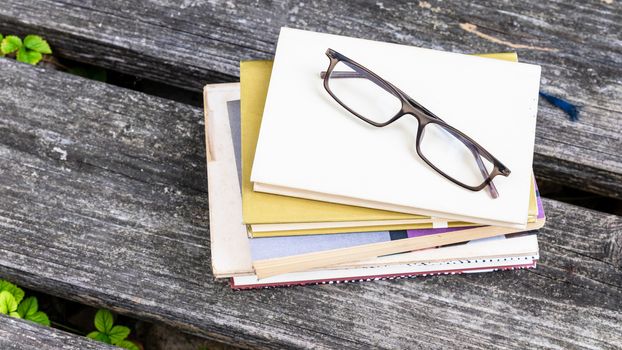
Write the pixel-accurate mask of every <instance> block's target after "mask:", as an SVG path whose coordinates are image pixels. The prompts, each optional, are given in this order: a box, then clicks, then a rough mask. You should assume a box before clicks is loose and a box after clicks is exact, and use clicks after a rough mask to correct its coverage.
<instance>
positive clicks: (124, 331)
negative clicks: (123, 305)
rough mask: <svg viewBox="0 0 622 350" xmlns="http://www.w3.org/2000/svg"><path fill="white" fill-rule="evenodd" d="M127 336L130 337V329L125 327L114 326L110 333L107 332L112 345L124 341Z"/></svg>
mask: <svg viewBox="0 0 622 350" xmlns="http://www.w3.org/2000/svg"><path fill="white" fill-rule="evenodd" d="M128 335H130V329H129V328H127V327H125V326H114V327H112V329H111V330H110V332H108V336H109V337H110V341H112V344H116V343H118V342H120V341H122V340H124V339H125V338H127V336H128Z"/></svg>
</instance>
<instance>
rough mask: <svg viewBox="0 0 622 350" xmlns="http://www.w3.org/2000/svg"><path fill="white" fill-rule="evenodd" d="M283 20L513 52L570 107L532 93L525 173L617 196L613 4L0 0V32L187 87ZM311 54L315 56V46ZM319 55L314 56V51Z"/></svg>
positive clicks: (263, 49)
mask: <svg viewBox="0 0 622 350" xmlns="http://www.w3.org/2000/svg"><path fill="white" fill-rule="evenodd" d="M281 26H291V27H296V28H302V29H311V30H318V31H324V32H329V33H335V34H343V35H351V36H356V37H363V38H368V39H375V40H386V41H390V42H395V43H402V44H409V45H417V46H422V47H428V48H434V49H442V50H448V51H454V52H461V53H477V52H499V51H517V52H518V54H519V57H520V60H521V61H524V62H529V63H535V64H540V65H542V67H543V76H542V87H543V89H544V90H545V91H548V92H550V93H553V94H556V95H560V96H563V97H565V98H568V99H569V100H571V101H573V102H575V103H577V104H579V105H582V106H583V108H582V119H581V121H580V122H578V123H572V122H569V121H568V120H567V119H566V116H565V115H564V114H563V113H562V112H561V111H559V110H557V109H555V108H552V107H551V106H550V105H549V104H548V103H547V102H545V101H541V103H540V113H539V117H538V129H537V140H536V152H535V159H534V169H535V171H536V174H537V175H538V176H539V177H540V178H542V179H547V180H553V181H555V182H558V183H562V184H564V185H568V186H572V187H576V188H580V189H583V190H587V191H591V192H595V193H598V194H602V195H606V196H611V197H616V198H622V137H621V136H620V135H621V134H622V114H621V112H622V109H621V107H620V101H622V86H621V82H622V45H620V42H621V41H622V34H621V33H622V5H621V3H620V2H619V1H590V2H585V1H579V0H574V1H538V0H529V1H512V2H509V1H494V0H487V1H477V2H467V1H458V0H453V1H437V0H427V1H338V2H335V1H313V2H300V1H294V0H291V1H251V0H243V1H213V0H186V1H168V0H136V1H121V2H119V1H114V2H112V1H93V0H87V1H85V0H44V1H32V0H28V1H24V0H4V1H3V4H2V6H0V32H3V33H9V32H20V33H26V32H35V33H43V34H45V36H46V37H47V38H48V39H49V40H50V42H51V43H52V46H53V47H54V49H55V52H56V54H58V55H60V56H64V57H69V58H72V59H75V60H79V61H84V62H88V63H92V64H96V65H100V66H104V67H108V68H110V69H113V70H117V71H122V72H126V73H130V74H134V75H137V76H141V77H145V78H149V79H154V80H158V81H163V82H165V83H167V84H172V85H176V86H180V87H182V88H186V89H192V90H195V91H199V90H200V89H201V88H202V87H203V85H205V84H206V83H208V82H217V81H232V80H235V79H237V78H236V77H237V75H238V62H239V61H240V60H245V59H258V58H271V57H272V55H273V52H274V48H275V43H276V40H277V36H278V30H279V28H280V27H281ZM318 55H319V56H321V57H323V56H322V55H323V53H318ZM319 59H324V58H319Z"/></svg>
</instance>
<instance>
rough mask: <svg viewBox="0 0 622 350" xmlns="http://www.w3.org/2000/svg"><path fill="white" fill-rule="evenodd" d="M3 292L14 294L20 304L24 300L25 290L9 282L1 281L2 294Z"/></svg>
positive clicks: (0, 290)
mask: <svg viewBox="0 0 622 350" xmlns="http://www.w3.org/2000/svg"><path fill="white" fill-rule="evenodd" d="M3 290H5V291H7V292H9V293H11V294H13V297H14V298H15V301H16V302H17V303H18V304H19V302H20V301H22V299H24V294H25V293H24V290H23V289H21V288H20V287H18V286H16V285H14V284H13V283H11V282H9V281H5V280H0V292H2V291H3Z"/></svg>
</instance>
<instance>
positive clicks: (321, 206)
mask: <svg viewBox="0 0 622 350" xmlns="http://www.w3.org/2000/svg"><path fill="white" fill-rule="evenodd" d="M482 56H485V57H491V58H497V59H505V60H508V61H517V57H516V54H515V53H502V54H487V55H482ZM271 71H272V61H246V62H241V63H240V82H241V89H240V99H241V138H242V152H241V153H242V210H243V218H244V223H246V224H248V225H249V233H250V234H251V236H253V237H269V236H283V235H304V234H324V233H341V232H363V231H385V230H403V229H415V228H431V227H447V226H449V227H452V226H466V225H472V224H468V223H464V222H457V221H456V222H447V221H446V220H445V219H441V218H431V217H428V216H422V215H413V214H405V213H397V212H390V211H384V210H378V209H371V208H363V207H356V206H349V205H343V204H336V203H328V202H321V201H315V200H309V199H302V198H296V197H287V196H280V195H275V194H269V193H262V192H255V191H253V185H252V183H251V181H250V175H251V168H252V164H253V159H254V156H255V148H256V146H257V139H258V137H259V129H260V125H261V119H262V114H263V109H264V105H265V101H266V95H267V92H268V85H269V82H270V74H271ZM531 194H532V196H531V197H532V199H533V200H531V201H530V210H529V216H530V219H532V217H533V219H535V216H536V215H537V207H536V201H535V191H534V190H533V186H532V191H531Z"/></svg>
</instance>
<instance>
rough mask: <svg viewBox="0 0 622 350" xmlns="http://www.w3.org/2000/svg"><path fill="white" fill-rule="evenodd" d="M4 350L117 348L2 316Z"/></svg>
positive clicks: (0, 330)
mask: <svg viewBox="0 0 622 350" xmlns="http://www.w3.org/2000/svg"><path fill="white" fill-rule="evenodd" d="M0 349H2V350H32V349H38V350H59V349H63V350H114V349H118V348H117V347H114V346H111V345H107V344H104V343H101V342H96V341H93V340H90V339H88V338H86V337H81V336H78V335H75V334H71V333H67V332H63V331H60V330H58V329H54V328H51V327H44V326H41V325H38V324H35V323H32V322H29V321H24V320H18V319H14V318H9V317H7V316H5V315H0Z"/></svg>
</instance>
